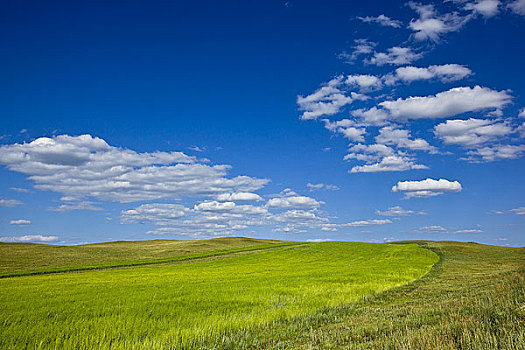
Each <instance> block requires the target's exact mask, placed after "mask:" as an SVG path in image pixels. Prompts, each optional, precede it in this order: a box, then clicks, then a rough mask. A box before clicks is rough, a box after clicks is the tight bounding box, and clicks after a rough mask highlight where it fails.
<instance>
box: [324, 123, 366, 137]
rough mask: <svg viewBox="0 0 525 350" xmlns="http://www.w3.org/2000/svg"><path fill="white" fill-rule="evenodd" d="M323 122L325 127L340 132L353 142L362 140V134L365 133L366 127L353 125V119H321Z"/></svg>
mask: <svg viewBox="0 0 525 350" xmlns="http://www.w3.org/2000/svg"><path fill="white" fill-rule="evenodd" d="M323 122H324V123H325V124H324V125H325V128H326V129H328V130H330V131H331V132H334V133H335V132H337V133H340V134H342V135H343V136H344V137H345V138H347V139H349V140H350V141H354V142H364V141H365V138H364V135H365V134H366V129H365V128H362V127H356V126H354V125H355V123H354V121H352V120H350V119H342V120H338V121H335V122H332V121H330V120H328V119H323Z"/></svg>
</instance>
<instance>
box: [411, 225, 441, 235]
mask: <svg viewBox="0 0 525 350" xmlns="http://www.w3.org/2000/svg"><path fill="white" fill-rule="evenodd" d="M446 231H447V229H446V228H444V227H443V226H438V225H432V226H423V227H420V228H419V229H417V230H416V232H419V233H440V232H446Z"/></svg>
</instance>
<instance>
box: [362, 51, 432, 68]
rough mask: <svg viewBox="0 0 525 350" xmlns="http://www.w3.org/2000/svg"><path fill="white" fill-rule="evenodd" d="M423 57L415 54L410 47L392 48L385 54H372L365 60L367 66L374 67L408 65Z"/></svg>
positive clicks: (420, 54)
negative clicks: (371, 65)
mask: <svg viewBox="0 0 525 350" xmlns="http://www.w3.org/2000/svg"><path fill="white" fill-rule="evenodd" d="M421 57H423V54H422V53H416V52H414V51H413V50H412V48H410V47H400V46H394V47H391V48H389V49H387V51H386V52H374V55H373V56H372V57H370V58H369V59H367V60H365V63H367V64H373V65H376V66H384V65H386V64H390V65H396V66H399V65H402V64H410V63H412V62H414V61H416V60H418V59H420V58H421Z"/></svg>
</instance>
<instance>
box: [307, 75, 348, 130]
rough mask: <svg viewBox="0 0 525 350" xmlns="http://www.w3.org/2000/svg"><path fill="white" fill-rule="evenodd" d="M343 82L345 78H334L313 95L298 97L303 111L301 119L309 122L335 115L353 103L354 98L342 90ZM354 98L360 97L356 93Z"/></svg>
mask: <svg viewBox="0 0 525 350" xmlns="http://www.w3.org/2000/svg"><path fill="white" fill-rule="evenodd" d="M342 80H343V77H337V78H334V79H332V80H330V81H329V82H328V83H327V84H326V85H325V86H323V87H321V88H320V89H318V90H317V91H315V92H314V93H313V94H310V95H307V96H297V104H298V105H299V109H300V110H301V111H303V114H302V115H301V119H303V120H309V119H317V118H319V117H321V116H323V115H326V116H328V115H334V114H337V113H339V111H340V110H341V108H342V107H344V106H346V105H348V104H350V103H352V101H353V98H352V97H351V96H347V95H346V94H345V92H344V91H342V90H341V89H340V85H341V84H342ZM354 96H355V97H358V95H356V94H355V93H354Z"/></svg>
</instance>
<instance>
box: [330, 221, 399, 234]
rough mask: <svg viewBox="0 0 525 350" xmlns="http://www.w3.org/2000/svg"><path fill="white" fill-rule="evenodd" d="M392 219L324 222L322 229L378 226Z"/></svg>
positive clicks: (335, 229) (332, 229) (389, 222)
mask: <svg viewBox="0 0 525 350" xmlns="http://www.w3.org/2000/svg"><path fill="white" fill-rule="evenodd" d="M391 223H392V221H391V220H389V219H370V220H358V221H352V222H347V223H344V224H324V225H322V228H321V230H322V231H334V232H335V231H337V230H338V229H340V228H344V227H367V226H378V225H387V224H391Z"/></svg>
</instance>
